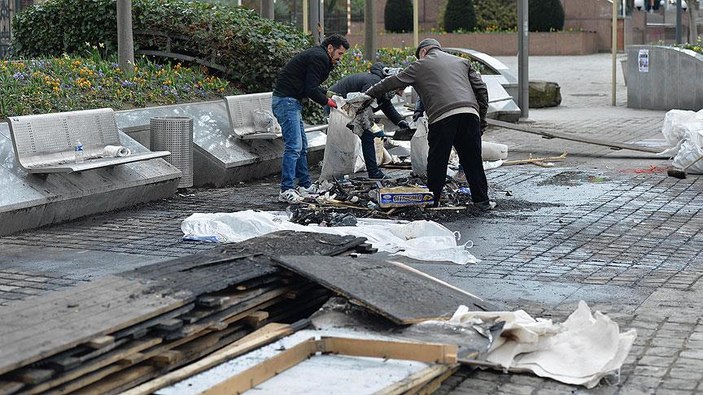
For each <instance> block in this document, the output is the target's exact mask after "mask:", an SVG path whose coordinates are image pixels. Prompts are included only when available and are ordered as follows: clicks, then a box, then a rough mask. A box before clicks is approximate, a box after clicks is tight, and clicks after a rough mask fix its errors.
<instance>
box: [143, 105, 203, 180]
mask: <svg viewBox="0 0 703 395" xmlns="http://www.w3.org/2000/svg"><path fill="white" fill-rule="evenodd" d="M149 132H150V138H151V149H152V150H155V151H170V152H171V156H167V157H166V158H164V159H165V160H166V161H167V162H168V163H170V164H172V165H174V166H176V168H178V170H180V171H181V172H182V173H183V177H181V182H180V183H179V184H178V188H189V187H192V186H193V118H190V117H153V118H151V120H150V122H149Z"/></svg>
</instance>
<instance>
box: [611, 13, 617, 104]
mask: <svg viewBox="0 0 703 395" xmlns="http://www.w3.org/2000/svg"><path fill="white" fill-rule="evenodd" d="M612 25H613V27H612V32H613V33H612V36H613V40H612V42H611V44H610V46H611V49H610V53H611V54H612V69H611V76H612V77H611V80H612V84H611V85H612V89H611V94H612V96H613V100H612V103H611V104H612V105H613V106H615V103H616V100H615V96H616V95H617V88H616V83H617V78H616V77H617V74H616V72H617V67H616V64H617V54H618V3H617V2H615V1H613V21H612Z"/></svg>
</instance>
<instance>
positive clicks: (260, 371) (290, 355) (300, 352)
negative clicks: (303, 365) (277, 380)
mask: <svg viewBox="0 0 703 395" xmlns="http://www.w3.org/2000/svg"><path fill="white" fill-rule="evenodd" d="M315 352H317V343H316V342H315V339H308V340H306V341H303V342H301V343H299V344H297V345H295V346H293V347H291V348H289V349H287V350H285V351H283V352H281V353H279V354H277V355H276V356H274V357H272V358H269V359H267V360H266V361H264V362H262V363H260V364H257V365H254V366H252V367H251V368H249V369H247V370H245V371H243V372H241V373H239V374H237V375H235V376H232V377H230V378H228V379H227V380H225V381H222V382H220V383H219V384H217V385H215V386H213V387H211V388H209V389H207V390H205V391H203V392H202V394H201V395H230V394H241V393H242V392H244V391H247V390H250V389H252V388H254V387H256V386H257V385H259V384H261V383H263V382H264V381H266V380H268V379H270V378H271V377H273V376H275V375H277V374H279V373H281V372H283V371H285V370H287V369H290V368H292V367H293V366H295V365H297V364H299V363H300V362H302V361H304V360H306V359H307V358H308V357H309V356H311V355H313V354H315Z"/></svg>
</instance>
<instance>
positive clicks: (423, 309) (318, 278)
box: [276, 256, 494, 325]
mask: <svg viewBox="0 0 703 395" xmlns="http://www.w3.org/2000/svg"><path fill="white" fill-rule="evenodd" d="M276 261H277V262H278V263H279V264H280V265H282V266H283V267H285V268H287V269H290V270H292V271H294V272H296V273H298V274H300V275H302V276H304V277H306V278H308V279H310V280H312V281H315V282H317V283H319V284H320V285H322V286H324V287H326V288H328V289H330V290H332V291H333V292H335V293H338V294H340V295H343V296H345V297H346V298H347V299H351V300H354V301H358V303H360V304H361V305H363V306H364V307H366V308H368V309H370V310H372V311H374V312H376V313H378V314H380V315H382V316H384V317H387V318H388V319H390V320H392V321H393V322H395V323H398V324H403V325H407V324H413V323H417V322H422V321H426V320H429V319H438V318H448V317H451V316H452V314H454V312H455V311H456V309H457V308H458V307H459V306H460V305H465V306H468V308H469V309H470V310H493V309H494V308H493V306H491V305H490V303H488V302H486V301H484V300H482V299H480V298H477V297H475V296H473V295H471V294H469V293H467V292H465V291H461V290H458V289H457V288H455V287H452V286H449V285H446V284H443V283H442V282H441V281H439V280H437V279H435V278H434V277H431V276H429V275H426V274H424V273H421V272H420V273H418V272H415V271H411V270H407V269H406V268H404V267H401V266H398V265H395V264H393V263H391V262H389V261H387V260H382V259H379V258H376V257H373V256H360V257H357V258H351V257H318V256H282V257H278V258H276Z"/></svg>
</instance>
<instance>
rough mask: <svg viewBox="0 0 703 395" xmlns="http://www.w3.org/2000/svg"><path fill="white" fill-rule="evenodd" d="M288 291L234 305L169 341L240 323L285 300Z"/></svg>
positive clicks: (193, 325) (185, 329)
mask: <svg viewBox="0 0 703 395" xmlns="http://www.w3.org/2000/svg"><path fill="white" fill-rule="evenodd" d="M287 291H288V289H287V287H286V288H283V289H276V290H273V291H270V292H267V293H265V294H263V295H260V296H257V297H256V298H253V299H251V300H247V301H245V302H242V303H239V304H237V305H234V306H232V307H230V308H228V309H225V310H222V311H219V312H217V313H216V314H212V315H210V316H208V317H206V318H204V319H202V320H200V321H198V322H196V323H193V324H190V325H186V326H184V327H183V328H181V329H180V330H179V331H176V332H172V333H170V334H169V335H168V336H167V337H166V338H167V339H177V338H179V337H184V336H190V335H192V334H193V333H196V332H199V331H201V330H204V329H207V328H211V327H213V325H215V324H218V323H223V324H231V323H233V322H236V321H239V320H241V319H243V318H244V317H246V316H248V315H249V314H251V313H253V312H254V311H257V310H261V309H264V308H266V307H268V306H271V305H272V304H274V303H278V302H280V301H281V300H285V297H284V296H283V295H284V294H285V293H286V292H287Z"/></svg>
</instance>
